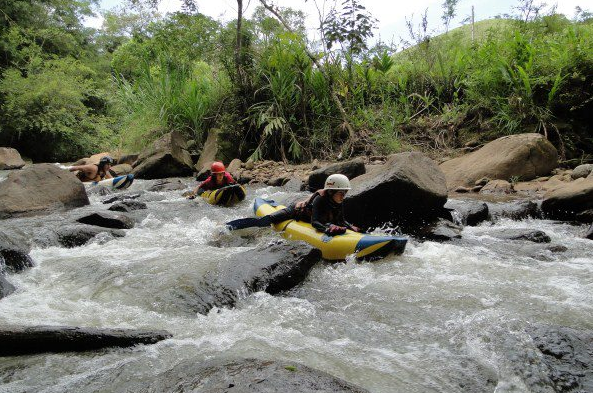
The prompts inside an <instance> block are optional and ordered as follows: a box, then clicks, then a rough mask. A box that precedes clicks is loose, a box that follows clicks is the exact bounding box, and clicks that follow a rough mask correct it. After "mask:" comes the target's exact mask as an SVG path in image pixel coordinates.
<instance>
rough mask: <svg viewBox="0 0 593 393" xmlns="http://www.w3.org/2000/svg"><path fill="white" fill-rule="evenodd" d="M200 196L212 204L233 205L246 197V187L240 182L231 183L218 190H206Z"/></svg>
mask: <svg viewBox="0 0 593 393" xmlns="http://www.w3.org/2000/svg"><path fill="white" fill-rule="evenodd" d="M200 196H201V197H202V198H204V199H205V200H206V202H208V203H209V204H211V205H221V206H232V205H234V204H235V203H238V202H241V201H242V200H243V199H245V188H243V186H241V185H239V184H231V185H230V186H226V187H222V188H219V189H218V190H207V191H204V192H203V193H202V195H200Z"/></svg>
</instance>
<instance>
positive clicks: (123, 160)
mask: <svg viewBox="0 0 593 393" xmlns="http://www.w3.org/2000/svg"><path fill="white" fill-rule="evenodd" d="M139 156H140V155H139V154H125V155H123V156H121V157H120V158H119V159H118V160H117V165H122V164H128V165H131V166H134V163H135V162H136V160H138V157H139Z"/></svg>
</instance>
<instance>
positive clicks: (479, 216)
mask: <svg viewBox="0 0 593 393" xmlns="http://www.w3.org/2000/svg"><path fill="white" fill-rule="evenodd" d="M445 209H449V210H452V211H453V217H452V218H453V219H455V222H457V223H458V224H461V225H468V226H472V227H473V226H476V225H478V224H480V223H481V222H483V221H486V220H488V217H489V210H488V205H487V204H486V203H484V202H480V201H473V200H459V199H449V200H448V201H447V203H446V204H445Z"/></svg>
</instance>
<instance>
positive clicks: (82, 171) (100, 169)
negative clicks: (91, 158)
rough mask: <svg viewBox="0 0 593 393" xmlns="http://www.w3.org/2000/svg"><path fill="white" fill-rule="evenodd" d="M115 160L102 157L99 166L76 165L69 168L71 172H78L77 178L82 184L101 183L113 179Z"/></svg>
mask: <svg viewBox="0 0 593 393" xmlns="http://www.w3.org/2000/svg"><path fill="white" fill-rule="evenodd" d="M112 165H113V158H111V157H109V156H105V157H101V159H100V160H99V163H98V164H86V165H75V166H71V167H70V168H69V171H70V172H74V171H78V173H77V174H76V176H77V177H78V178H79V179H80V181H82V182H89V181H101V180H103V179H112V178H113V176H111V173H110V172H109V171H110V170H111V166H112Z"/></svg>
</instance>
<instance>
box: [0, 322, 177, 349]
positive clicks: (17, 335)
mask: <svg viewBox="0 0 593 393" xmlns="http://www.w3.org/2000/svg"><path fill="white" fill-rule="evenodd" d="M170 337H172V335H171V333H169V332H166V331H163V330H159V331H150V330H136V329H97V328H82V327H70V326H31V327H21V326H19V327H13V328H10V327H2V328H0V356H19V355H31V354H35V353H45V352H54V353H57V352H83V351H92V350H97V349H101V348H108V347H131V346H134V345H138V344H154V343H157V342H159V341H162V340H165V339H167V338H170Z"/></svg>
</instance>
